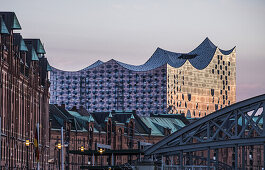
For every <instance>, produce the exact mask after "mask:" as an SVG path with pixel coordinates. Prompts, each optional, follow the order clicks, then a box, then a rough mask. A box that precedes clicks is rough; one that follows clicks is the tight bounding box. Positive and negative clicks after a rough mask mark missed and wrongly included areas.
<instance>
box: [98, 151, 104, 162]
mask: <svg viewBox="0 0 265 170" xmlns="http://www.w3.org/2000/svg"><path fill="white" fill-rule="evenodd" d="M98 152H99V153H100V155H102V154H103V152H105V150H104V149H102V148H100V149H99V150H98ZM100 159H101V165H102V156H101V157H100Z"/></svg>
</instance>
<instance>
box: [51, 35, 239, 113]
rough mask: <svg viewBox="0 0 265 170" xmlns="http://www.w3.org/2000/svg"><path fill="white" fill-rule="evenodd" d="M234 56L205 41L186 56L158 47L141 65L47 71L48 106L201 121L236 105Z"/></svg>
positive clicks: (110, 64)
mask: <svg viewBox="0 0 265 170" xmlns="http://www.w3.org/2000/svg"><path fill="white" fill-rule="evenodd" d="M235 56H236V54H235V49H234V48H233V49H232V50H229V51H223V50H220V49H219V48H217V47H216V46H214V45H213V44H212V43H211V42H210V40H209V39H208V38H206V39H205V40H204V41H203V42H202V43H201V44H200V45H199V46H198V47H197V48H196V49H195V50H193V51H192V52H190V53H187V54H181V53H173V52H169V51H165V50H163V49H159V48H158V49H157V50H156V51H155V53H154V54H153V55H152V57H151V58H150V59H149V60H148V61H147V62H146V63H145V64H143V65H140V66H133V65H128V64H124V63H121V62H118V61H115V60H110V61H108V62H105V63H103V62H101V61H97V62H96V63H94V64H92V65H91V66H89V67H87V68H85V69H82V70H79V71H76V72H68V71H62V70H59V69H56V68H52V71H51V77H50V80H51V87H50V92H51V98H50V103H52V104H59V105H60V104H65V105H66V107H68V108H71V107H73V106H77V107H80V106H83V107H85V108H86V109H87V110H88V111H91V112H99V111H110V110H136V111H137V113H138V114H139V115H150V114H161V113H185V115H187V116H190V117H202V116H205V115H207V114H209V113H211V112H213V111H215V110H216V109H220V108H223V107H225V106H227V105H230V104H232V103H234V102H235V101H236V97H235V90H236V84H235V83H236V81H235V76H236V66H235V62H236V61H235V60H236V57H235Z"/></svg>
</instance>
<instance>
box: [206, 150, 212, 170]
mask: <svg viewBox="0 0 265 170" xmlns="http://www.w3.org/2000/svg"><path fill="white" fill-rule="evenodd" d="M210 151H211V150H210V148H209V147H208V155H207V166H208V170H210V165H211V164H210V154H211V152H210Z"/></svg>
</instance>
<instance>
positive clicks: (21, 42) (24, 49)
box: [19, 38, 28, 51]
mask: <svg viewBox="0 0 265 170" xmlns="http://www.w3.org/2000/svg"><path fill="white" fill-rule="evenodd" d="M19 50H20V51H28V48H27V46H26V44H25V42H24V40H23V39H22V38H21V41H20V48H19Z"/></svg>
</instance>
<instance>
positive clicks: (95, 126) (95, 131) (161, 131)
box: [49, 104, 189, 169]
mask: <svg viewBox="0 0 265 170" xmlns="http://www.w3.org/2000/svg"><path fill="white" fill-rule="evenodd" d="M188 123H189V122H188V120H187V119H186V118H185V117H184V115H159V116H158V115H151V116H150V117H149V116H148V117H140V116H138V115H137V114H136V112H135V111H122V112H119V111H111V112H94V113H88V112H87V111H86V109H84V108H82V107H81V108H79V109H76V108H74V109H71V110H67V109H65V106H64V105H62V106H58V105H53V104H50V124H51V126H50V127H51V129H50V161H49V162H50V168H58V163H59V162H60V161H59V160H61V158H60V156H59V155H58V154H59V150H58V149H57V148H56V144H58V143H61V141H60V139H61V132H60V128H61V127H62V126H63V127H64V129H65V130H67V129H71V131H70V134H67V132H64V139H65V140H64V143H66V144H67V145H66V146H67V147H65V149H64V153H65V158H64V160H65V161H66V162H69V169H79V167H80V166H81V165H90V166H92V165H93V164H94V166H101V165H105V166H106V165H111V162H112V157H111V156H100V155H96V156H94V159H93V156H91V155H90V156H87V155H86V156H82V155H77V154H73V153H72V152H71V151H78V150H80V148H81V147H82V146H83V147H84V148H85V150H88V151H89V152H90V153H92V152H97V151H98V150H99V148H100V147H101V146H105V145H106V146H110V150H119V152H124V151H127V150H131V151H133V150H135V149H138V147H139V144H140V143H141V145H144V144H154V143H156V142H158V141H159V140H161V139H162V138H164V137H165V136H167V135H169V134H171V133H173V132H175V131H177V130H178V129H180V128H181V127H183V126H185V125H186V124H188ZM68 151H69V152H70V154H67V153H68ZM68 155H69V157H68ZM137 156H139V155H134V156H128V155H116V156H114V157H113V163H114V165H123V164H125V163H128V162H132V161H134V160H136V159H137ZM67 160H69V161H67ZM65 166H67V164H66V165H65Z"/></svg>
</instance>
